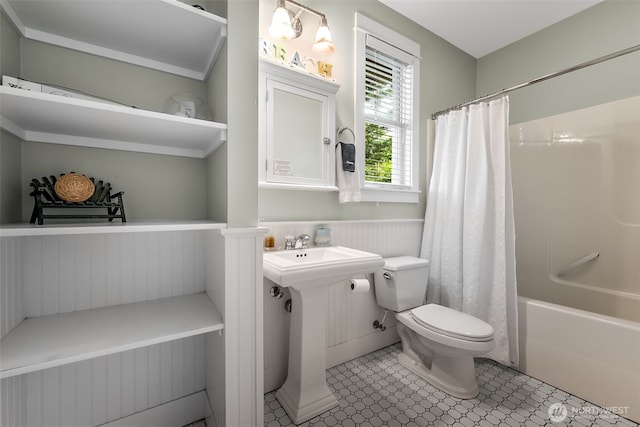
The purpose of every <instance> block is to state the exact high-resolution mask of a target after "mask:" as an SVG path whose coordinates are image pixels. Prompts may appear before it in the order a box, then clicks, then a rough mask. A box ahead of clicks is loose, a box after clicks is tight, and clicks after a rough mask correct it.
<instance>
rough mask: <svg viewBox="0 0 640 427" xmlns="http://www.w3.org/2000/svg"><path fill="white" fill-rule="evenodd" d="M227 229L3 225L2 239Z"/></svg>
mask: <svg viewBox="0 0 640 427" xmlns="http://www.w3.org/2000/svg"><path fill="white" fill-rule="evenodd" d="M224 228H227V224H225V223H223V222H210V221H176V222H159V221H158V222H153V221H152V222H141V221H140V222H138V221H133V222H103V223H79V224H44V225H36V224H24V223H20V224H3V225H0V237H21V236H25V237H26V236H52V235H55V236H62V235H73V234H109V233H141V232H153V231H191V230H214V229H224Z"/></svg>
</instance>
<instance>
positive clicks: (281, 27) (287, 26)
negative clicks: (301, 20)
mask: <svg viewBox="0 0 640 427" xmlns="http://www.w3.org/2000/svg"><path fill="white" fill-rule="evenodd" d="M269 35H270V36H271V37H272V38H274V39H276V40H290V39H292V38H293V37H294V36H295V31H294V30H293V27H291V17H290V16H289V11H288V10H287V9H286V8H285V7H284V1H282V2H281V3H280V2H279V3H278V7H277V8H276V10H275V11H274V12H273V19H272V20H271V26H270V27H269Z"/></svg>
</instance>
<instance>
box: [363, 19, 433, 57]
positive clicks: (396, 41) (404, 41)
mask: <svg viewBox="0 0 640 427" xmlns="http://www.w3.org/2000/svg"><path fill="white" fill-rule="evenodd" d="M356 28H358V29H360V30H362V31H364V32H366V33H368V34H371V35H372V36H375V37H377V38H381V39H382V40H386V41H387V42H389V43H392V44H393V45H395V46H402V50H404V51H406V52H407V53H409V54H411V55H413V56H415V57H416V58H418V59H422V58H421V57H420V44H419V43H416V42H414V41H413V40H411V39H410V38H408V37H405V36H403V35H402V34H400V33H397V32H395V31H393V30H391V29H389V28H387V27H385V26H384V25H382V24H379V23H378V22H376V21H374V20H373V19H371V18H368V17H367V16H365V15H363V14H362V13H360V12H356Z"/></svg>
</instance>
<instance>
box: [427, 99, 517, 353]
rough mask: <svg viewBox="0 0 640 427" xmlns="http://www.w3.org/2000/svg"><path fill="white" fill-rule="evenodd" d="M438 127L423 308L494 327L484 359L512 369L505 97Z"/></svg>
mask: <svg viewBox="0 0 640 427" xmlns="http://www.w3.org/2000/svg"><path fill="white" fill-rule="evenodd" d="M435 126H436V128H435V149H434V159H433V172H432V176H431V181H430V185H429V192H428V196H427V208H426V213H425V226H424V233H423V237H422V250H421V257H422V258H425V259H427V260H429V262H430V266H431V267H430V271H429V285H428V288H427V303H436V304H442V305H445V306H448V307H451V308H453V309H456V310H460V311H463V312H465V313H468V314H471V315H472V316H475V317H478V318H480V319H482V320H484V321H486V322H487V323H489V324H490V325H492V326H493V328H494V331H495V333H494V339H495V342H496V346H495V348H494V350H493V351H491V352H490V353H489V354H487V357H490V358H492V359H494V360H495V361H497V362H499V363H502V364H504V365H507V366H509V365H514V366H517V364H518V340H517V331H518V326H517V293H516V271H515V232H514V222H513V201H512V191H511V170H510V162H509V132H508V127H509V98H508V97H506V96H505V97H502V98H500V99H497V100H494V101H491V102H489V103H481V104H476V105H471V106H469V107H465V108H463V109H462V110H456V111H451V112H449V113H448V114H446V115H444V116H440V117H439V118H438V119H437V120H436V122H435Z"/></svg>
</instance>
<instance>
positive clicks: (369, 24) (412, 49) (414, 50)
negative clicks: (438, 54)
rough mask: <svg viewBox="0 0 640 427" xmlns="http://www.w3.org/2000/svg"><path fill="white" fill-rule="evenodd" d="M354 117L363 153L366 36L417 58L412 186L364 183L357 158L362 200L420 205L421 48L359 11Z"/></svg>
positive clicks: (356, 29)
mask: <svg viewBox="0 0 640 427" xmlns="http://www.w3.org/2000/svg"><path fill="white" fill-rule="evenodd" d="M355 21H356V22H355V28H354V30H355V43H354V45H355V54H354V58H355V102H354V105H355V108H354V110H355V117H354V124H355V125H354V127H355V129H354V131H355V134H356V149H357V151H358V152H359V153H364V152H365V149H364V135H365V119H364V117H365V115H364V101H363V100H364V96H365V95H364V94H365V78H364V76H365V54H366V38H367V35H370V36H372V37H375V38H376V39H378V40H380V41H382V42H384V43H387V44H390V45H392V46H394V47H395V48H397V49H399V50H401V51H403V52H405V53H406V54H408V55H410V56H411V57H413V58H415V63H414V81H413V99H414V100H415V101H414V104H413V107H414V108H413V114H412V116H413V117H412V127H413V129H412V135H413V140H412V144H411V145H412V146H411V157H412V158H411V163H412V167H411V169H412V170H411V187H406V186H405V187H402V188H401V187H393V186H391V185H389V184H383V183H380V184H376V183H372V182H367V181H365V172H364V170H365V168H364V163H365V159H364V154H363V155H361V156H358V157H357V162H358V172H359V180H360V191H361V194H362V201H369V202H399V203H418V202H419V198H420V182H419V176H420V174H419V169H420V168H419V160H418V157H419V141H420V122H419V118H420V45H419V44H418V43H416V42H414V41H413V40H410V39H408V38H407V37H405V36H403V35H401V34H399V33H396V32H395V31H393V30H391V29H389V28H387V27H385V26H383V25H381V24H379V23H377V22H376V21H374V20H372V19H370V18H368V17H366V16H364V15H363V14H361V13H359V12H356V14H355Z"/></svg>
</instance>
